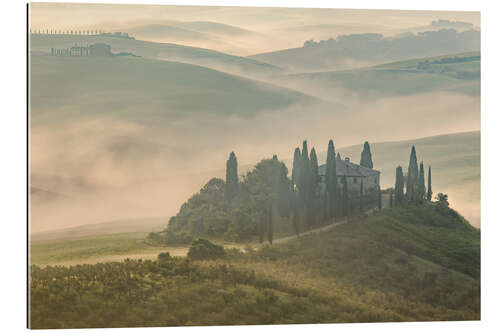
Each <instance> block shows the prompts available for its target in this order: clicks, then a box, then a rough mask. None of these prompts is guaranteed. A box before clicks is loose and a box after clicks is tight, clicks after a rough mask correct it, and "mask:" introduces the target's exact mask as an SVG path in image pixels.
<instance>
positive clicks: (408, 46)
mask: <svg viewBox="0 0 500 333" xmlns="http://www.w3.org/2000/svg"><path fill="white" fill-rule="evenodd" d="M479 49H480V32H479V31H477V30H467V31H463V32H457V31H456V30H455V29H441V30H439V31H425V32H419V33H417V34H413V33H408V34H404V35H399V36H395V37H384V36H383V35H381V34H375V33H365V34H351V35H341V36H338V37H337V38H330V39H328V40H322V41H319V42H315V41H306V42H305V43H304V46H303V47H298V48H292V49H285V50H279V51H275V52H268V53H261V54H256V55H253V56H251V58H253V59H256V60H259V61H263V62H266V63H269V64H274V65H276V66H280V67H282V68H285V69H287V70H290V71H295V72H298V71H299V72H300V71H302V72H305V71H328V70H330V71H331V70H343V69H352V68H359V67H362V66H366V65H369V64H371V65H374V64H380V63H386V62H389V61H398V60H403V59H411V58H420V57H431V56H439V55H442V54H451V53H461V52H471V51H477V50H479Z"/></svg>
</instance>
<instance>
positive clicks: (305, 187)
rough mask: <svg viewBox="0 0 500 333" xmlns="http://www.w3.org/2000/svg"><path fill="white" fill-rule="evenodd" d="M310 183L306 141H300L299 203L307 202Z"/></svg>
mask: <svg viewBox="0 0 500 333" xmlns="http://www.w3.org/2000/svg"><path fill="white" fill-rule="evenodd" d="M310 184H311V166H310V163H309V152H308V150H307V141H306V140H304V142H303V143H302V161H301V163H300V179H299V183H298V185H299V195H300V199H301V205H302V206H304V205H306V204H307V200H308V197H309V189H310Z"/></svg>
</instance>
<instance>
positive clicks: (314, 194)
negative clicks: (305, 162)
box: [308, 147, 320, 225]
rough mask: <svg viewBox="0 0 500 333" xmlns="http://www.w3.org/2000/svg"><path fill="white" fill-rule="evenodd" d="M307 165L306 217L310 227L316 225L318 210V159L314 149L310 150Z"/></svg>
mask: <svg viewBox="0 0 500 333" xmlns="http://www.w3.org/2000/svg"><path fill="white" fill-rule="evenodd" d="M309 165H310V170H311V184H310V188H309V200H308V216H309V223H310V224H311V225H315V224H316V222H317V221H316V218H317V212H318V211H319V210H320V209H319V203H320V200H319V197H318V194H319V193H318V190H319V188H318V187H319V180H320V179H319V166H318V157H317V156H316V149H314V147H313V148H312V149H311V154H310V158H309Z"/></svg>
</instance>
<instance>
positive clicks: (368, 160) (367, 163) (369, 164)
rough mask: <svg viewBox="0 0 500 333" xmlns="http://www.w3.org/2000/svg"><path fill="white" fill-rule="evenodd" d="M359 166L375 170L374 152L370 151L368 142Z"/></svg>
mask: <svg viewBox="0 0 500 333" xmlns="http://www.w3.org/2000/svg"><path fill="white" fill-rule="evenodd" d="M359 165H361V166H364V167H366V168H370V169H373V161H372V152H371V150H370V144H369V143H368V141H366V142H365V144H364V146H363V151H362V152H361V161H360V163H359Z"/></svg>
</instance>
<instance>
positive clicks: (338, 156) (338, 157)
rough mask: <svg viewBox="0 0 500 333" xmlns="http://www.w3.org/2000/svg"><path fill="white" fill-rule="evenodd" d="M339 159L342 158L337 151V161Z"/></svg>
mask: <svg viewBox="0 0 500 333" xmlns="http://www.w3.org/2000/svg"><path fill="white" fill-rule="evenodd" d="M340 160H342V158H341V157H340V153H339V152H337V161H340Z"/></svg>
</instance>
